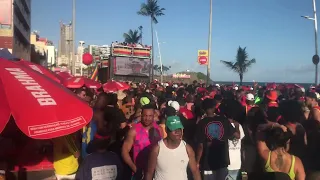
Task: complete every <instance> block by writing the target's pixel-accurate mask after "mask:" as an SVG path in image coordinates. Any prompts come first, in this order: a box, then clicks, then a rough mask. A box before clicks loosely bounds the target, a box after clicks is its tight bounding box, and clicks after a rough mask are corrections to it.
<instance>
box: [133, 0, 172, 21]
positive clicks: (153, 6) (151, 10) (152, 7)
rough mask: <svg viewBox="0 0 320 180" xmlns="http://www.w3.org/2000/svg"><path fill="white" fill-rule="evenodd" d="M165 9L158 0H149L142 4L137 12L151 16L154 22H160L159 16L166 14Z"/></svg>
mask: <svg viewBox="0 0 320 180" xmlns="http://www.w3.org/2000/svg"><path fill="white" fill-rule="evenodd" d="M165 10H166V9H165V8H160V6H159V5H158V1H157V0H147V3H142V4H141V8H140V11H138V12H137V13H138V15H141V16H149V17H151V19H152V22H153V23H155V24H157V23H158V20H157V17H158V16H163V15H164V13H163V11H165Z"/></svg>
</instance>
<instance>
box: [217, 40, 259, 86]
mask: <svg viewBox="0 0 320 180" xmlns="http://www.w3.org/2000/svg"><path fill="white" fill-rule="evenodd" d="M221 63H223V64H224V65H225V66H227V67H228V68H229V69H230V70H232V71H234V72H236V73H238V74H239V77H240V85H241V84H242V80H243V75H244V73H246V72H248V70H249V68H250V67H251V66H252V64H254V63H256V60H255V59H251V60H249V55H248V53H247V51H246V48H241V47H240V46H239V48H238V51H237V56H236V61H235V62H232V61H223V60H221Z"/></svg>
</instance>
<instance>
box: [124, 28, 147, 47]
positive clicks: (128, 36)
mask: <svg viewBox="0 0 320 180" xmlns="http://www.w3.org/2000/svg"><path fill="white" fill-rule="evenodd" d="M141 37H142V36H141V34H140V33H139V31H138V30H134V31H133V30H132V29H130V30H129V31H128V33H123V38H124V42H126V43H133V44H136V43H138V42H139V41H140V39H141Z"/></svg>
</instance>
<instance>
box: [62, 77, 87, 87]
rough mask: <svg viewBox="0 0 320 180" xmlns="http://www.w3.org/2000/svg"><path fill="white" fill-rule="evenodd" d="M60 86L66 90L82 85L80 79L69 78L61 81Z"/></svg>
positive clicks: (82, 81)
mask: <svg viewBox="0 0 320 180" xmlns="http://www.w3.org/2000/svg"><path fill="white" fill-rule="evenodd" d="M62 84H63V85H64V86H65V87H67V88H74V89H76V88H81V87H82V86H83V85H84V79H83V78H82V77H69V78H66V79H63V80H62Z"/></svg>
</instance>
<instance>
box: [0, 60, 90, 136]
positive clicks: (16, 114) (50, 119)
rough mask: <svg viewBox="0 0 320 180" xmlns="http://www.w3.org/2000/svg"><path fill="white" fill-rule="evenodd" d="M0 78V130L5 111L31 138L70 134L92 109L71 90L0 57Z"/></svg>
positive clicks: (83, 121)
mask: <svg viewBox="0 0 320 180" xmlns="http://www.w3.org/2000/svg"><path fill="white" fill-rule="evenodd" d="M0 81H1V82H2V83H1V84H0V100H1V105H0V108H1V109H0V112H1V113H0V114H1V117H0V118H1V119H0V130H3V129H4V125H6V124H7V123H8V121H9V117H8V112H10V113H11V114H12V116H13V118H14V120H15V123H16V124H17V126H18V128H19V129H20V130H21V131H22V132H23V133H24V134H26V135H27V136H29V137H31V138H34V139H51V138H55V137H60V136H64V135H68V134H71V133H74V132H76V131H77V130H79V129H81V128H82V127H83V126H85V125H86V124H87V123H88V122H89V121H90V120H91V118H92V114H93V112H92V109H91V108H90V107H89V106H88V105H87V104H86V103H85V102H84V101H81V100H80V99H78V98H77V96H75V95H74V94H73V93H72V92H71V91H69V90H68V89H66V88H64V87H63V86H61V85H60V84H58V83H56V82H54V81H51V80H50V79H49V78H48V77H46V76H44V75H42V74H39V73H38V72H35V71H34V70H32V69H30V68H27V67H25V66H23V65H20V64H18V63H15V62H12V61H8V60H5V59H0ZM6 104H8V106H6ZM71 107H72V108H71ZM8 109H9V110H10V111H9V110H8ZM3 112H4V115H3ZM0 132H1V131H0Z"/></svg>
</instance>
